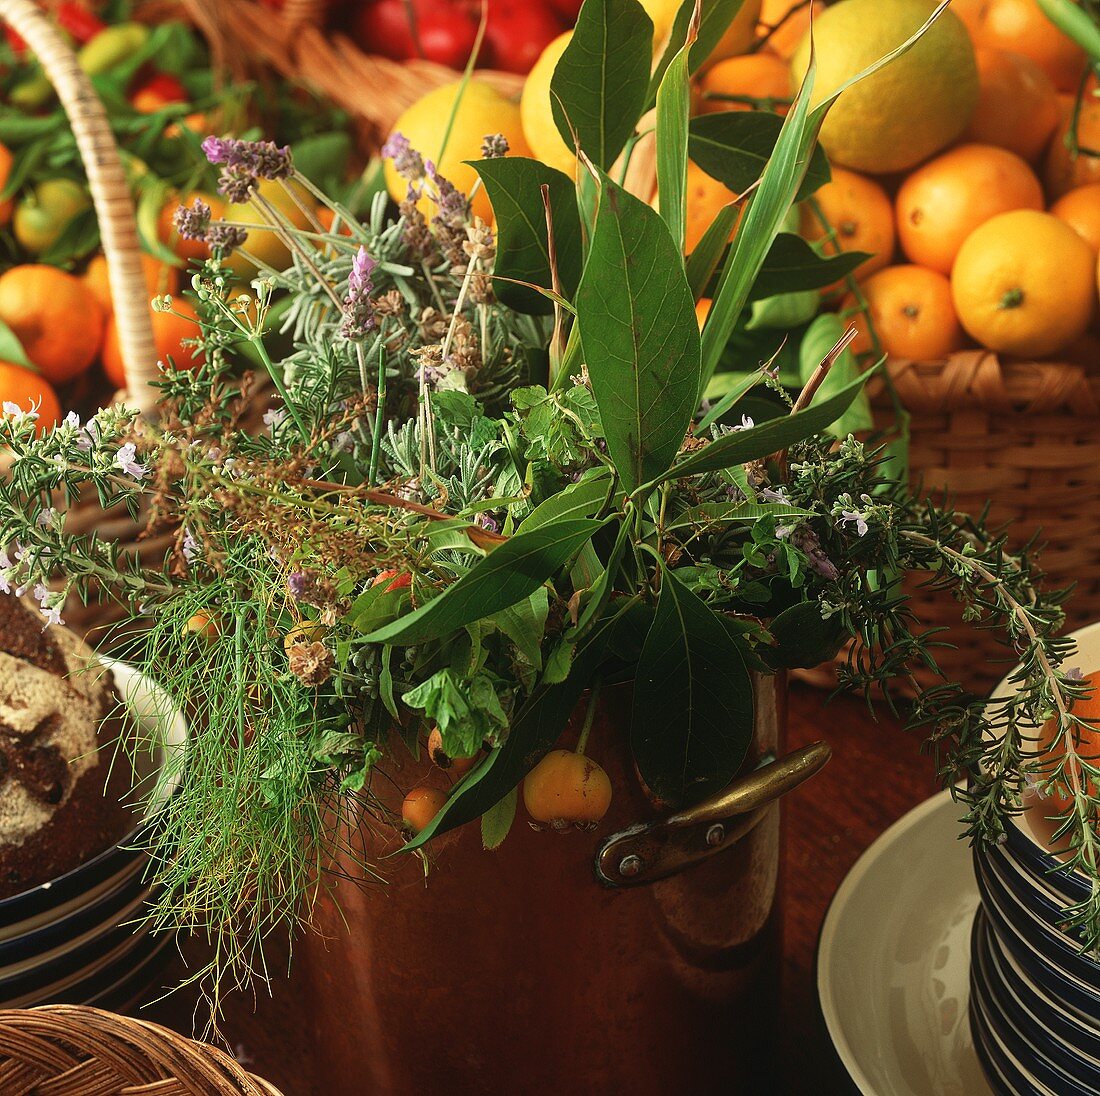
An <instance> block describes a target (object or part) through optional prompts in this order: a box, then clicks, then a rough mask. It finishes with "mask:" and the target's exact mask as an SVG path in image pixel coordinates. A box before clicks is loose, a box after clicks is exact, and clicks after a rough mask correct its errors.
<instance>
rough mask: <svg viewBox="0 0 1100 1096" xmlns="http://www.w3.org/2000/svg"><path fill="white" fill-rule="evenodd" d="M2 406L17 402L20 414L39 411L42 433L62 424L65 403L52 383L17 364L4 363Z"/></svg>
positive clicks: (0, 372)
mask: <svg viewBox="0 0 1100 1096" xmlns="http://www.w3.org/2000/svg"><path fill="white" fill-rule="evenodd" d="M0 403H14V404H15V405H16V406H17V407H18V408H19V410H20V411H29V410H31V409H32V408H34V409H35V410H37V412H38V421H37V422H36V423H35V430H36V431H37V432H38V433H39V434H41V433H42V432H43V431H45V430H49V429H50V427H52V426H56V425H57V424H58V423H59V422H60V421H61V404H60V403H59V402H58V399H57V394H56V393H55V392H54V390H53V388H51V387H50V385H49V383H48V382H47V381H46V380H44V379H43V378H42V377H40V376H39V375H38V374H37V373H32V372H31V370H29V369H24V368H23V366H21V365H15V364H14V363H13V362H4V361H0Z"/></svg>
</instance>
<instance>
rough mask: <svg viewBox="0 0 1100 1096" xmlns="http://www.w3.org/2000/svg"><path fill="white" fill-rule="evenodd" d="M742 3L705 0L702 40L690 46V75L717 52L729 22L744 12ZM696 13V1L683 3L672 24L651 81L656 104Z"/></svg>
mask: <svg viewBox="0 0 1100 1096" xmlns="http://www.w3.org/2000/svg"><path fill="white" fill-rule="evenodd" d="M743 3H744V0H703V11H702V18H701V20H700V22H699V37H698V38H697V39H696V41H695V44H694V45H693V46H692V47H691V63H690V72H691V73H692V74H693V75H694V74H695V73H696V72H698V71H699V69H701V68H702V67H703V65H705V64H706V63H707V60H708V59H709V57H710V55H711V53H713V52H714V47H715V46H716V45H718V43H719V42H720V41H721V40H722V35H724V34H725V33H726V31H727V30H728V29H729V25H730V23H732V22H733V20H734V18H735V17H736V16H737V13H738V12H739V11H740V10H741V7H742V4H743ZM694 10H695V0H682V3H681V4H680V10H679V11H677V13H676V19H675V21H674V22H673V25H672V32H671V34H670V35H669V39H668V45H667V46H666V47H665V51H664V53H662V55H661V58H660V60H659V61H658V62H657V67H656V69H655V70H654V73H653V78H652V80H651V82H650V94H649V101H650V102H653V100H654V98H655V96H656V94H657V89H658V87H660V84H661V81H662V80H663V79H664V74H665V72H666V71H667V70H668V66H669V64H670V63H671V62H672V59H673V58H674V57H675V56H676V54H677V53H678V52H679V50H680V46H681V45H682V44H683V42H684V39H685V38H686V37H687V31H688V24H689V23H690V22H691V17H692V14H693V13H694Z"/></svg>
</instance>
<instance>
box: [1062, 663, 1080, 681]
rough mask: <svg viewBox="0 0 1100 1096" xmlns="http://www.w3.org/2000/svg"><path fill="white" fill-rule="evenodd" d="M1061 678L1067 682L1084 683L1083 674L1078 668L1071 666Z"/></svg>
mask: <svg viewBox="0 0 1100 1096" xmlns="http://www.w3.org/2000/svg"><path fill="white" fill-rule="evenodd" d="M1062 676H1063V677H1064V678H1065V679H1066V680H1067V681H1084V680H1085V675H1084V673H1082V671H1081V667H1080V666H1071V667H1070V668H1069V669H1068V670H1066V672H1065V673H1064V674H1063V675H1062Z"/></svg>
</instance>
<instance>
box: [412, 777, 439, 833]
mask: <svg viewBox="0 0 1100 1096" xmlns="http://www.w3.org/2000/svg"><path fill="white" fill-rule="evenodd" d="M446 802H447V793H446V792H442V791H440V790H439V789H438V788H429V787H427V786H426V785H421V786H420V787H419V788H413V790H412V791H411V792H409V794H408V795H407V796H405V800H404V802H403V803H402V804H401V817H402V818H403V819H404V820H405V825H407V826H408V827H409V829H410V830H412V832H413V833H419V832H420V831H421V830H423V829H426V828H427V826H428V824H429V823H430V822H431V821H432V819H433V818H435V816H436V815H437V814H439V812H440V811H441V810H443V807H444V805H445V804H446Z"/></svg>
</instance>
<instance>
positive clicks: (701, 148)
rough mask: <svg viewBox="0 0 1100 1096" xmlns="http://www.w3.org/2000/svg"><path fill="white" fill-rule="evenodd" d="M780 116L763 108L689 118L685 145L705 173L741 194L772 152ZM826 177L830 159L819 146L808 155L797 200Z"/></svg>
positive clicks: (758, 174)
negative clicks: (687, 136)
mask: <svg viewBox="0 0 1100 1096" xmlns="http://www.w3.org/2000/svg"><path fill="white" fill-rule="evenodd" d="M782 128H783V119H782V118H781V117H780V116H779V115H778V114H773V113H772V112H771V111H766V110H724V111H718V112H716V113H714V114H700V115H699V116H698V117H697V118H693V119H692V120H691V125H690V127H689V138H688V149H689V152H690V154H691V158H692V160H694V161H695V163H697V164H698V165H699V167H701V168H702V169H703V170H704V171H705V172H706V173H707V174H708V175H710V176H711V177H712V178H715V179H717V180H718V181H719V182H720V183H724V184H725V185H726V186H727V187H729V189H730V190H732V191H733V192H734V194H741V193H743V192H744V191H745V190H747V189H748V188H749V187H750V186H752V184H753V183H755V182H756V180H757V179H759V178H760V177H761V176H762V175H763V173H764V168H765V167H766V166H767V164H768V160H769V159H770V157H771V156H772V155H773V154H774V152H775V148H776V143H777V142H778V140H779V134H780V132H781V130H782ZM828 181H829V161H828V160H827V159H826V158H825V153H824V152H823V151H822V150H821V149H820V148H815V149H814V151H813V155H812V156H811V158H810V163H809V167H808V169H807V171H806V175H805V178H804V180H803V181H802V185H801V188H800V189H799V191H798V200H799V201H801V200H802V199H803V198H807V197H809V195H810V194H812V193H813V192H814V191H815V190H817V188H818V187H820V186H822V185H824V184H825V183H827V182H828Z"/></svg>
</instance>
